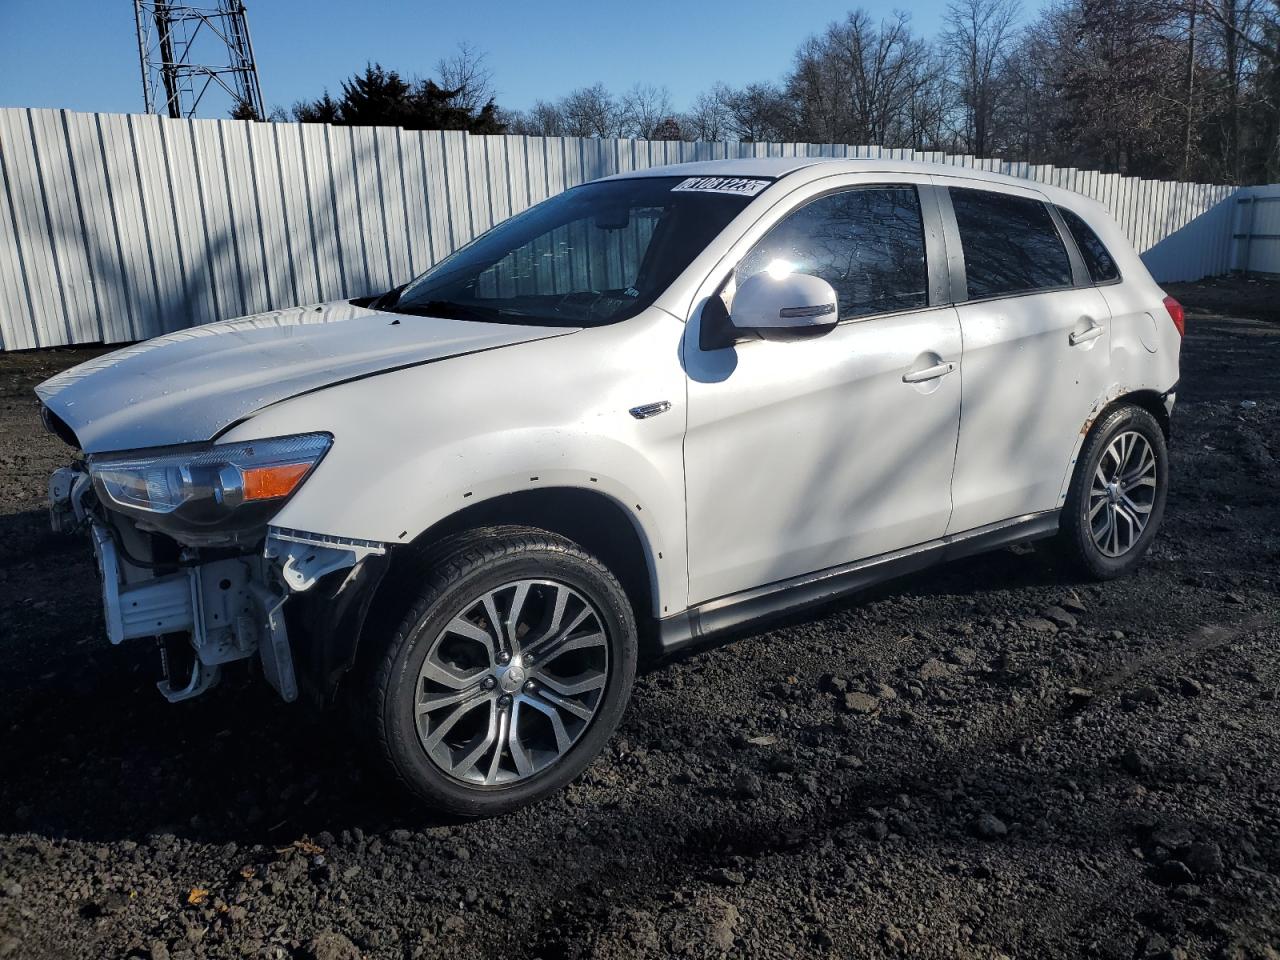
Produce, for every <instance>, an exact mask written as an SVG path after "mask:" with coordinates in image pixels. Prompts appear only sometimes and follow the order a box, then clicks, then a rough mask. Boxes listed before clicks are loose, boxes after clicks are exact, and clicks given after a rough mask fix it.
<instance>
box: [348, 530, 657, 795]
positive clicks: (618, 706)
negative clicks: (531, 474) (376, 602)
mask: <svg viewBox="0 0 1280 960" xmlns="http://www.w3.org/2000/svg"><path fill="white" fill-rule="evenodd" d="M636 648H637V641H636V627H635V619H634V616H633V614H632V611H631V607H630V603H629V601H628V600H627V597H626V594H625V593H624V592H623V590H622V587H621V586H620V585H619V584H618V581H617V580H616V579H615V578H614V577H613V575H612V574H611V573H610V572H609V571H608V569H606V568H605V567H604V566H603V565H602V564H601V563H600V562H599V561H598V560H596V559H595V558H593V557H591V556H590V555H589V554H587V553H585V552H584V551H582V550H581V549H580V548H579V547H577V546H576V545H575V544H573V543H571V542H569V541H567V540H564V539H562V538H560V537H557V536H555V535H553V534H549V533H545V532H541V531H532V530H520V529H513V528H492V529H490V530H485V531H477V532H476V533H473V534H472V535H469V536H468V537H467V538H465V539H464V540H462V541H459V542H458V543H457V544H456V545H455V546H454V547H452V548H450V549H449V550H446V551H445V552H444V553H443V554H442V555H440V556H439V557H438V558H437V559H435V560H434V561H433V562H432V563H431V565H430V567H429V569H428V571H427V572H426V575H425V578H424V580H423V581H422V582H421V583H420V584H419V587H418V596H417V598H416V602H414V603H413V605H412V607H411V609H410V610H409V612H408V613H407V614H406V615H405V617H404V619H403V620H402V621H401V623H400V626H399V628H398V629H397V630H396V631H395V632H394V634H393V635H392V637H391V638H390V641H389V642H388V643H387V646H386V648H385V649H384V650H383V651H382V654H381V657H380V658H379V661H378V664H377V667H376V669H375V670H373V671H372V674H371V676H370V678H369V681H368V688H367V702H368V704H369V707H370V709H369V711H368V712H367V714H366V715H367V716H368V717H369V722H371V724H372V727H373V732H374V735H375V740H376V741H377V742H378V744H379V745H380V747H381V750H382V752H383V754H384V756H385V757H386V759H387V761H388V762H389V764H390V766H391V768H392V769H393V770H394V771H395V773H396V774H397V775H398V776H399V778H400V779H401V780H402V781H403V782H404V783H405V784H406V785H407V786H408V787H409V788H410V789H411V790H412V791H413V792H414V793H416V794H418V795H419V796H420V797H422V798H424V799H426V800H427V801H429V802H430V803H432V804H433V805H435V806H437V807H440V808H443V809H445V810H448V811H450V812H452V813H455V814H460V815H463V816H490V815H494V814H498V813H502V812H505V811H507V810H511V809H514V808H515V807H519V806H522V805H524V804H527V803H531V802H533V801H535V800H538V799H540V798H542V797H544V796H546V795H547V794H549V793H552V792H553V791H555V790H558V789H559V788H561V787H562V786H564V785H565V784H566V783H568V782H569V781H570V780H571V779H573V778H574V777H575V776H577V775H578V774H579V773H580V772H581V771H582V770H583V769H584V768H585V767H586V765H587V764H588V763H590V761H591V760H592V758H593V757H594V756H595V755H596V754H597V753H598V752H599V751H600V750H601V749H602V748H603V746H604V743H605V742H606V741H607V739H608V738H609V736H610V735H611V734H612V733H613V731H614V729H615V728H616V727H617V724H618V722H619V720H620V719H621V717H622V714H623V711H624V709H625V707H626V702H627V699H628V698H629V696H630V692H631V683H632V679H633V677H634V675H635V663H636Z"/></svg>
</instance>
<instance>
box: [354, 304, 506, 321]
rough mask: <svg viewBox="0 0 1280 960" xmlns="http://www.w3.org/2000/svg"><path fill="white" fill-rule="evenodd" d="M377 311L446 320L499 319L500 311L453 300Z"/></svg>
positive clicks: (398, 306) (390, 307)
mask: <svg viewBox="0 0 1280 960" xmlns="http://www.w3.org/2000/svg"><path fill="white" fill-rule="evenodd" d="M377 309H380V310H385V311H387V312H388V313H407V314H410V315H412V316H417V317H440V318H442V319H444V320H477V319H478V320H487V321H492V320H495V319H497V317H498V313H499V311H497V310H495V309H493V308H491V307H477V306H472V305H470V304H466V303H456V302H454V301H453V300H423V301H421V302H420V303H396V304H393V305H388V306H385V307H379V308H377Z"/></svg>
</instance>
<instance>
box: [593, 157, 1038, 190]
mask: <svg viewBox="0 0 1280 960" xmlns="http://www.w3.org/2000/svg"><path fill="white" fill-rule="evenodd" d="M800 170H804V171H806V172H807V173H808V174H809V175H810V176H813V177H816V176H831V175H834V174H840V173H915V174H933V175H934V176H947V177H960V178H962V179H965V180H981V181H985V182H988V183H1002V184H1008V185H1017V186H1021V187H1024V188H1025V187H1031V188H1033V189H1037V190H1042V191H1044V192H1045V193H1055V192H1057V190H1056V188H1054V187H1052V186H1051V185H1049V184H1045V183H1040V182H1038V181H1034V180H1027V179H1024V178H1021V177H1010V176H1007V175H1006V174H1003V173H992V172H991V171H989V170H978V169H976V168H974V167H962V166H958V165H955V164H950V163H928V162H926V161H924V160H891V159H889V158H887V157H743V158H739V159H731V160H697V161H694V162H692V163H674V164H669V165H667V166H662V167H647V168H645V169H642V170H632V171H629V172H627V173H619V174H616V175H615V176H612V177H606V178H605V179H608V180H617V179H625V178H628V177H772V178H778V177H784V176H786V175H787V174H791V173H795V172H796V171H800Z"/></svg>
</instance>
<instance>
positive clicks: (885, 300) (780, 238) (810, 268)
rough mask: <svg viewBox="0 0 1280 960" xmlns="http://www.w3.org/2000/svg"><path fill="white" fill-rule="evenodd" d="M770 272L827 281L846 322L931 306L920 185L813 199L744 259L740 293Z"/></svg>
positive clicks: (737, 280) (736, 281) (738, 277)
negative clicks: (746, 282) (752, 278)
mask: <svg viewBox="0 0 1280 960" xmlns="http://www.w3.org/2000/svg"><path fill="white" fill-rule="evenodd" d="M764 270H768V271H769V272H771V273H775V274H786V273H806V274H810V275H812V276H816V277H821V278H822V279H823V280H826V281H827V283H829V284H831V286H832V287H833V288H834V289H835V291H836V296H837V297H838V298H839V303H840V319H841V320H850V319H855V318H858V317H867V316H872V315H874V314H879V313H894V312H897V311H899V310H910V309H915V308H923V307H926V306H928V301H929V292H928V291H929V279H928V270H927V267H926V264H925V246H924V226H923V223H922V221H921V218H920V198H919V195H918V194H917V193H916V189H915V187H913V186H910V185H908V184H902V185H897V186H875V187H857V188H854V189H850V190H842V191H840V192H838V193H832V194H828V195H827V196H825V197H819V198H817V199H816V200H811V201H809V202H808V203H806V204H805V205H804V206H802V207H800V208H799V209H798V210H795V211H793V212H792V213H790V214H789V215H788V216H787V217H785V218H784V219H783V220H781V221H779V222H778V223H777V224H776V225H775V226H774V227H773V229H771V230H770V231H769V232H768V233H767V234H766V235H765V236H764V237H763V238H762V239H761V240H760V242H759V243H757V244H756V245H755V246H754V247H753V248H752V249H751V251H750V252H749V253H748V254H747V255H746V256H745V257H744V258H743V259H742V261H741V262H740V263H739V264H738V267H737V269H736V270H735V271H734V288H735V289H736V288H737V285H738V284H741V283H742V281H743V280H745V279H747V278H748V277H750V276H754V275H755V274H757V273H760V272H761V271H764Z"/></svg>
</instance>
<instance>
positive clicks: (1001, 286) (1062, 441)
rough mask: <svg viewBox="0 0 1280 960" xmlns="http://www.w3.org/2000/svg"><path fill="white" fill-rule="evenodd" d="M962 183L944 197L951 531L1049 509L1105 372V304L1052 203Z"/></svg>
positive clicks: (1019, 191) (1012, 190) (1030, 193)
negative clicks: (955, 347) (957, 409)
mask: <svg viewBox="0 0 1280 960" xmlns="http://www.w3.org/2000/svg"><path fill="white" fill-rule="evenodd" d="M948 180H950V178H938V182H939V183H945V182H947V181H948ZM964 183H965V181H960V180H952V181H951V182H950V184H949V189H948V190H947V191H946V192H945V194H944V195H943V197H942V198H941V199H942V206H943V210H944V212H943V217H944V220H946V221H948V222H947V231H948V249H949V250H950V249H951V248H952V245H953V244H958V246H959V248H960V250H961V253H962V256H961V257H960V258H952V278H951V283H952V291H953V296H954V297H955V298H956V300H957V304H956V310H957V313H958V314H959V319H960V328H961V332H962V334H963V336H964V394H963V398H962V412H961V419H960V436H959V441H958V443H957V446H956V465H955V477H954V480H953V482H952V499H953V501H954V511H953V513H952V516H951V522H950V524H949V526H948V529H947V532H948V533H959V532H963V531H966V530H973V529H975V528H978V527H982V526H985V525H987V524H990V523H995V522H998V521H1001V520H1007V519H1011V518H1014V517H1020V516H1023V515H1026V514H1030V513H1037V512H1040V511H1045V510H1052V509H1056V508H1058V507H1059V506H1060V505H1061V495H1062V489H1063V483H1062V478H1063V476H1064V473H1065V471H1066V469H1067V468H1068V466H1069V465H1070V460H1071V457H1072V455H1073V451H1074V450H1075V449H1076V441H1077V439H1078V437H1079V435H1080V431H1081V428H1082V427H1083V426H1084V424H1085V423H1086V422H1087V420H1088V418H1089V416H1090V412H1091V410H1092V408H1093V405H1094V403H1095V401H1096V399H1097V398H1098V397H1099V396H1101V395H1102V394H1103V393H1104V392H1105V390H1106V388H1107V385H1108V383H1109V381H1110V356H1111V351H1110V343H1109V336H1110V319H1111V314H1110V311H1109V309H1108V307H1107V303H1106V301H1105V299H1104V298H1103V297H1102V295H1101V294H1100V293H1099V292H1098V291H1097V290H1096V289H1095V288H1094V287H1093V286H1092V285H1091V283H1090V281H1089V277H1088V272H1087V271H1086V270H1085V268H1084V264H1083V262H1082V261H1081V259H1080V256H1079V254H1078V252H1077V251H1076V248H1075V245H1074V242H1069V240H1068V238H1067V235H1066V232H1065V227H1064V225H1063V224H1062V221H1061V218H1060V217H1059V215H1058V214H1057V212H1056V211H1055V210H1053V209H1052V207H1051V206H1050V205H1049V204H1048V203H1047V202H1045V200H1044V197H1043V196H1042V195H1040V194H1039V193H1037V192H1036V191H1034V190H1032V189H1029V188H1021V187H1013V186H1008V187H1006V186H1003V185H1002V186H1001V187H1000V189H999V191H995V190H981V189H973V186H972V184H973V181H968V183H969V185H968V186H963V185H961V184H964ZM948 201H949V202H948Z"/></svg>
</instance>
